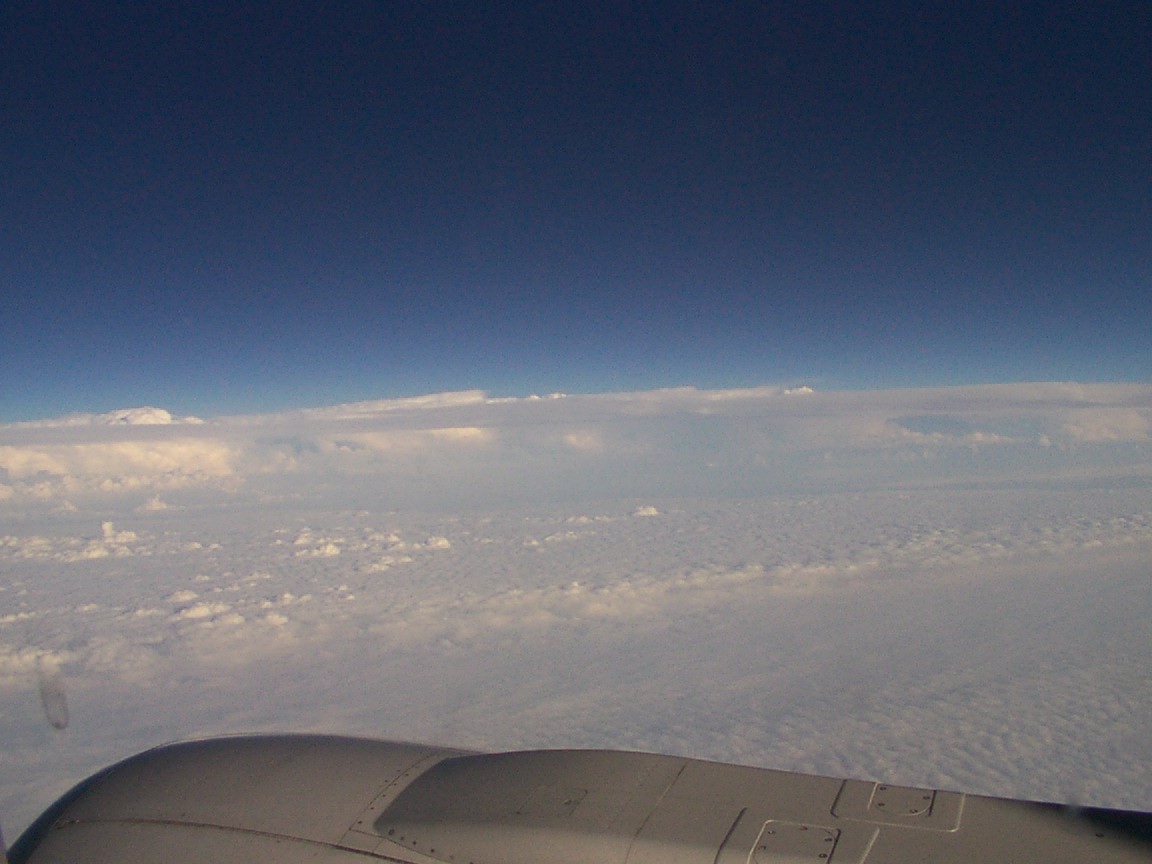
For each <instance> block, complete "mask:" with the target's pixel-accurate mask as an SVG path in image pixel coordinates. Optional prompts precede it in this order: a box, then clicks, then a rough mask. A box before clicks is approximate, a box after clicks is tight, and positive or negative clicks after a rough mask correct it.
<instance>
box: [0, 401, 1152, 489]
mask: <svg viewBox="0 0 1152 864" xmlns="http://www.w3.org/2000/svg"><path fill="white" fill-rule="evenodd" d="M1150 406H1152V386H1148V385H1139V384H1070V383H1035V384H1010V385H987V386H975V387H954V388H934V389H909V390H882V391H865V392H860V391H851V392H829V393H821V392H816V391H813V390H812V389H811V388H808V387H795V388H789V389H785V388H776V387H760V388H751V389H743V390H712V391H708V390H697V389H694V388H690V387H685V388H676V389H668V390H656V391H647V392H637V393H613V394H599V395H585V396H579V395H576V396H566V395H563V394H552V395H551V396H550V397H547V398H540V397H535V396H532V397H525V398H493V397H489V396H487V395H486V394H485V393H483V392H482V391H465V392H461V393H440V394H431V395H428V396H421V397H415V398H407V399H388V400H377V401H370V402H358V403H352V404H345V405H335V406H332V407H328V408H320V409H311V410H301V411H293V412H287V413H281V414H268V415H250V416H237V417H223V418H217V419H214V420H209V421H205V420H202V419H200V418H196V417H176V416H173V415H172V414H170V413H169V412H168V411H166V410H164V409H162V408H155V407H141V408H130V409H123V410H118V411H112V412H108V413H105V414H83V415H80V414H77V415H70V416H67V417H63V418H59V419H53V420H45V421H41V422H32V423H15V424H8V425H4V426H0V504H5V505H7V506H15V507H20V506H24V505H27V506H51V507H64V508H67V507H68V506H69V505H70V504H72V503H73V501H74V500H75V499H80V498H86V497H89V496H100V497H103V498H107V499H109V500H112V499H118V500H125V501H128V500H130V501H131V503H132V504H133V506H135V507H151V508H160V507H164V506H167V505H168V504H169V503H171V502H170V501H168V500H167V498H165V497H164V496H166V495H172V494H175V495H177V497H178V496H179V494H181V493H183V492H195V493H197V494H205V493H212V494H216V493H219V494H226V495H238V494H244V493H256V494H279V493H282V492H284V490H285V488H286V485H288V486H291V485H292V484H294V483H296V482H297V481H298V480H299V479H300V478H301V477H307V478H309V479H310V480H313V479H316V478H325V477H327V478H340V481H341V482H342V483H343V484H344V485H345V488H347V487H349V486H351V487H357V486H359V485H363V484H366V483H368V484H375V488H381V484H385V485H386V487H387V488H388V489H389V490H390V494H391V495H393V496H394V497H395V498H396V500H397V502H398V503H402V504H411V503H420V504H427V503H429V502H430V501H431V500H432V498H435V499H436V500H437V501H443V502H446V503H449V504H457V503H467V500H466V499H468V498H470V497H480V498H482V499H483V500H485V501H489V502H490V501H504V500H514V499H517V498H522V497H527V498H529V499H531V498H533V497H536V496H540V495H546V496H547V497H549V498H551V497H554V495H555V493H556V492H557V491H563V490H564V489H565V488H567V489H569V490H570V491H571V493H572V494H575V495H581V494H591V493H592V492H593V490H594V489H597V490H600V491H604V492H607V493H610V494H634V495H637V496H644V495H652V494H662V495H676V494H698V493H700V492H705V493H707V492H708V491H712V492H725V491H739V490H740V489H743V490H744V491H746V492H748V491H764V490H770V489H781V488H782V489H787V490H790V491H804V490H807V489H818V488H824V487H825V486H829V485H832V486H835V487H838V488H844V487H849V488H867V487H870V486H875V485H891V484H892V483H914V484H918V485H920V484H932V483H951V482H956V481H980V480H995V479H997V478H1000V479H1014V480H1019V479H1026V478H1031V479H1043V478H1062V479H1068V478H1074V477H1077V476H1083V477H1087V476H1091V475H1093V474H1095V473H1097V472H1102V471H1103V472H1112V473H1113V474H1115V473H1117V472H1123V473H1127V474H1129V475H1139V476H1149V474H1150V473H1152V472H1150V471H1149V468H1150V467H1152V458H1150V457H1152V447H1150V444H1152V407H1150ZM461 481H463V482H461ZM450 487H454V488H450Z"/></svg>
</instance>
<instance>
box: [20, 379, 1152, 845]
mask: <svg viewBox="0 0 1152 864" xmlns="http://www.w3.org/2000/svg"><path fill="white" fill-rule="evenodd" d="M1149 395H1150V394H1149V389H1148V388H1141V387H1133V386H1128V385H1123V386H1110V385H1109V386H1103V385H1099V386H1097V385H1094V386H1089V387H1081V386H1077V385H1063V384H1056V385H1020V386H1017V387H1006V388H1005V387H989V388H971V389H963V390H946V391H942V390H932V391H893V392H882V393H839V394H827V395H822V394H819V393H810V392H809V393H788V392H785V391H782V390H775V389H768V388H765V389H759V390H750V391H727V392H701V391H695V390H690V389H684V390H675V391H659V392H654V393H638V394H613V395H607V396H597V397H574V396H569V397H554V398H548V399H517V400H500V399H489V398H487V397H485V396H483V395H482V394H476V393H466V394H445V395H438V396H433V397H427V398H424V399H418V400H399V401H395V402H392V401H389V402H382V403H366V404H359V405H351V406H336V407H333V408H330V409H322V410H318V411H311V412H298V413H295V414H290V415H277V416H261V417H244V418H226V419H221V420H215V421H207V422H204V423H187V422H182V421H181V420H180V419H179V418H170V419H171V420H172V422H170V423H165V424H147V425H145V424H133V423H117V424H109V423H106V422H97V421H95V420H92V421H90V422H89V421H84V422H79V421H76V420H75V418H73V420H70V421H69V423H68V424H67V425H63V426H61V425H53V424H41V425H36V424H21V425H19V426H9V427H4V428H3V429H2V430H0V433H2V434H0V440H2V441H3V446H4V447H5V448H8V449H6V450H5V451H4V453H5V458H6V459H7V460H8V461H6V462H5V463H4V465H5V470H6V472H7V474H6V480H5V483H6V488H7V490H8V492H7V499H6V500H5V501H4V502H3V504H2V506H3V508H4V509H5V512H6V514H7V516H8V518H7V519H6V521H5V526H6V527H5V529H4V532H3V536H0V568H2V570H0V573H2V579H0V693H2V695H3V696H4V699H3V705H4V706H5V707H4V708H3V710H2V711H0V724H2V727H3V728H2V731H3V733H4V739H5V741H6V747H5V750H4V752H3V753H2V754H0V793H2V795H3V796H4V799H5V803H3V804H2V805H0V806H2V808H3V809H2V810H0V815H3V816H4V817H5V824H6V826H7V828H8V830H9V832H10V833H11V832H12V831H14V830H17V829H18V828H19V827H20V826H21V825H22V824H25V823H26V822H27V821H28V820H29V819H31V818H32V816H33V815H34V814H35V812H36V811H37V810H38V809H39V808H41V807H43V806H45V805H46V804H47V803H48V802H49V801H50V800H51V799H52V798H53V797H54V796H55V795H57V794H59V793H60V792H61V791H63V789H64V788H66V787H67V786H68V785H69V784H70V783H72V782H74V781H75V780H77V779H79V778H80V777H81V776H83V775H85V774H87V773H89V772H91V771H93V770H95V769H97V768H99V767H101V766H102V765H104V764H106V763H107V762H109V761H111V760H113V759H116V758H119V757H121V756H124V755H127V754H129V753H131V752H133V751H135V750H138V749H141V748H143V747H146V746H150V745H152V744H156V743H159V742H161V741H167V740H172V739H175V738H180V737H187V736H189V735H201V734H211V733H223V732H234V731H246V730H272V729H287V730H309V729H311V730H315V729H326V730H330V731H341V732H350V733H362V734H371V735H378V736H384V737H397V738H408V739H420V740H434V741H440V742H444V743H455V744H460V745H465V746H474V747H478V748H514V747H525V746H609V747H625V748H639V749H651V750H660V751H667V752H679V753H685V754H688V755H695V756H702V757H706V758H715V759H724V760H734V761H744V762H748V763H752V764H760V765H768V766H773V767H780V768H792V769H797V770H807V771H816V772H821V773H830V774H846V775H851V776H863V777H875V778H881V779H890V780H893V781H895V782H903V783H908V784H912V785H917V784H927V785H939V786H945V787H950V788H963V789H966V790H970V791H977V792H986V793H991V794H1002V795H1019V796H1029V797H1037V798H1053V799H1065V800H1068V799H1075V800H1080V801H1085V802H1091V803H1098V804H1108V805H1112V806H1127V807H1138V808H1152V773H1150V769H1149V768H1148V766H1149V765H1152V758H1150V757H1152V749H1150V747H1152V745H1150V744H1149V742H1150V741H1152V727H1150V726H1149V718H1150V717H1152V702H1150V695H1149V691H1148V688H1147V685H1146V671H1147V668H1148V664H1149V663H1150V662H1152V645H1150V644H1149V642H1148V640H1147V624H1146V622H1147V620H1148V617H1149V616H1150V615H1152V591H1150V590H1149V582H1148V575H1147V574H1148V569H1147V565H1148V561H1149V560H1150V559H1152V503H1150V502H1152V497H1150V495H1149V485H1150V479H1149V474H1148V471H1147V466H1148V456H1149V442H1148V440H1147V438H1148V432H1147V426H1146V421H1147V418H1148V409H1147V408H1146V407H1142V406H1141V400H1144V402H1143V404H1144V405H1147V404H1148V403H1149V400H1148V396H1149ZM129 413H131V412H129ZM132 416H138V415H132ZM139 416H154V415H153V414H152V412H151V411H150V412H147V413H145V414H144V415H139ZM1133 418H1136V419H1133ZM1137 420H1143V421H1145V425H1144V426H1142V425H1141V424H1140V422H1137ZM38 460H39V461H38ZM22 466H23V467H22ZM32 466H41V467H37V468H35V470H33V467H32ZM417 505H423V506H417ZM65 727H66V728H65Z"/></svg>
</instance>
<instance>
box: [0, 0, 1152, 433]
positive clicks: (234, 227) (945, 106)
mask: <svg viewBox="0 0 1152 864" xmlns="http://www.w3.org/2000/svg"><path fill="white" fill-rule="evenodd" d="M1150 40H1152V9H1150V8H1149V6H1148V4H1146V3H1143V2H1115V3H1107V4H1103V3H1093V4H1082V3H1070V2H1043V3H1032V2H1019V3H984V2H974V3H963V4H954V3H935V2H929V3H923V2H920V3H905V2H891V3H851V2H819V0H818V2H811V3H804V4H799V5H797V4H780V3H763V2H754V3H753V2H748V3H745V2H733V3H724V4H705V3H687V2H676V0H673V2H660V3H645V2H635V3H625V4H621V3H617V2H614V3H597V2H590V3H582V4H477V3H465V2H445V3H389V4H378V3H368V2H349V3H341V4H335V6H334V5H332V4H316V3H308V2H293V3H245V4H242V6H237V5H236V4H232V3H218V2H212V0H209V2H197V3H163V4H155V3H135V2H124V3H116V4H109V3H104V2H101V3H95V2H53V0H49V2H35V3H33V2H24V0H14V2H9V3H5V4H4V8H3V10H0V214H2V218H0V286H2V288H3V297H4V300H5V303H4V314H3V315H0V370H2V372H0V421H5V422H12V421H22V420H32V419H37V418H45V417H53V416H59V415H63V414H67V413H69V412H94V413H103V412H108V411H111V410H113V409H117V408H126V407H132V406H141V405H156V406H162V407H164V408H166V409H168V410H171V411H172V412H174V413H176V414H179V415H186V414H196V415H202V416H222V415H228V414H238V413H246V412H266V411H282V410H287V409H295V408H304V407H310V406H311V407H318V406H325V405H333V404H337V403H343V402H352V401H357V400H366V399H381V398H396V397H402V396H415V395H420V394H427V393H434V392H443V391H463V390H473V389H481V390H485V391H488V392H492V393H497V394H504V395H516V396H526V395H528V394H531V393H539V394H547V393H552V392H568V393H603V392H613V391H636V390H648V389H652V388H663V387H673V386H681V385H690V386H696V387H701V388H730V387H736V388H741V387H754V386H759V385H781V386H800V385H805V384H807V385H811V386H814V387H817V388H819V389H824V390H827V389H848V390H864V389H869V388H891V387H924V386H927V387H935V386H945V385H956V384H981V383H1012V382H1022V381H1069V380H1073V381H1134V382H1147V381H1148V380H1149V378H1150V375H1152V349H1150V347H1149V345H1150V343H1149V340H1148V339H1147V330H1148V324H1149V322H1150V321H1152V290H1149V288H1150V282H1152V280H1150V277H1152V258H1150V257H1149V256H1150V253H1149V250H1150V249H1152V203H1150V202H1152V196H1150V195H1149V192H1150V189H1149V184H1150V178H1152V170H1150V169H1152V150H1150V144H1149V142H1150V141H1152V90H1150V89H1149V88H1148V87H1147V82H1148V81H1149V80H1150V79H1152V68H1150V67H1152V55H1150V54H1149V52H1148V51H1147V46H1148V44H1149V41H1150Z"/></svg>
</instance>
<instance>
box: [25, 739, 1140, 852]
mask: <svg viewBox="0 0 1152 864" xmlns="http://www.w3.org/2000/svg"><path fill="white" fill-rule="evenodd" d="M10 860H11V861H12V862H13V864H46V862H69V864H98V862H99V864H103V862H117V864H119V862H125V861H133V862H156V864H161V862H163V864H183V862H197V864H202V862H205V861H209V862H247V864H259V862H283V864H295V862H305V861H307V862H325V864H352V862H366V861H371V860H376V861H391V862H394V864H397V862H404V864H800V862H810V864H865V862H866V864H913V862H915V864H921V862H932V864H972V862H981V864H995V862H1004V864H1030V862H1036V864H1041V862H1043V864H1063V862H1067V864H1084V862H1100V864H1111V862H1115V864H1121V862H1125V864H1126V862H1137V861H1139V862H1149V861H1152V814H1147V813H1136V812H1129V811H1118V810H1100V809H1092V808H1080V809H1074V808H1068V807H1062V806H1059V805H1052V804H1039V803H1032V802H1025V801H1012V800H1006V799H998V798H988V797H982V796H976V795H964V794H961V793H957V792H945V791H940V790H933V789H911V788H906V787H899V786H893V785H890V784H882V783H873V782H866V781H860V780H841V779H836V778H831V777H817V776H811V775H805V774H794V773H789V772H784V771H773V770H768V769H762V768H749V767H743V766H738V765H723V764H719V763H714V762H704V761H700V760H695V759H684V758H677V757H672V756H660V755H655V754H648V753H624V752H611V751H597V750H540V751H525V752H517V753H497V754H478V753H470V752H466V751H461V750H450V749H445V748H441V747H430V746H423V745H415V744H401V743H394V742H387V741H374V740H367V739H358V738H342V737H334V736H320V735H290V736H252V737H235V738H219V739H211V740H205V741H194V742H188V743H183V744H175V745H170V746H166V747H161V748H157V749H155V750H149V751H147V752H145V753H142V754H140V755H138V756H134V757H132V758H130V759H128V760H126V761H124V762H121V763H119V764H117V765H114V766H112V767H111V768H108V769H106V770H105V771H103V772H101V773H99V774H97V775H95V776H94V777H92V778H90V779H89V780H87V781H85V782H84V783H82V784H80V785H79V786H77V787H76V788H75V789H73V790H72V792H70V793H69V794H68V795H65V796H64V797H63V798H61V799H60V801H58V802H57V803H56V804H55V805H53V807H52V808H50V809H49V810H48V811H47V812H46V813H45V814H44V815H43V816H42V817H41V818H40V819H39V820H37V822H36V823H35V824H34V825H32V826H31V827H30V828H29V829H28V830H27V831H26V832H25V833H24V835H23V836H22V837H21V838H20V839H19V840H18V841H17V843H16V844H15V846H14V847H13V848H12V850H11V852H10Z"/></svg>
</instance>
